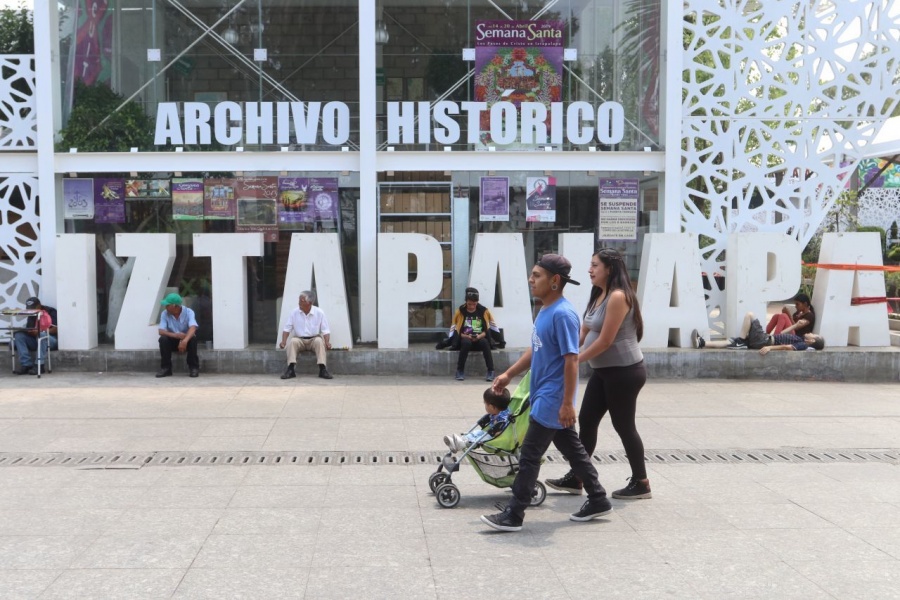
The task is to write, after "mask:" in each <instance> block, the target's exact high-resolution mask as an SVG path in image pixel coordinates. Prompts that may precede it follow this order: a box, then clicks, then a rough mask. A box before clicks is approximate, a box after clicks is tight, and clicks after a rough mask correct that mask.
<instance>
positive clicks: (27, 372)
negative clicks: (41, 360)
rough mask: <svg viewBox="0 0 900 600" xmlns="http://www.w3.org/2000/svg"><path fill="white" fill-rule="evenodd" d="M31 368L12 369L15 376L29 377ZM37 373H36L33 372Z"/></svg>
mask: <svg viewBox="0 0 900 600" xmlns="http://www.w3.org/2000/svg"><path fill="white" fill-rule="evenodd" d="M31 369H32V367H19V368H17V369H13V373H15V374H16V375H31V374H32V373H31ZM35 373H37V371H35Z"/></svg>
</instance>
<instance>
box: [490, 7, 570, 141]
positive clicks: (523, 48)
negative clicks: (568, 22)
mask: <svg viewBox="0 0 900 600" xmlns="http://www.w3.org/2000/svg"><path fill="white" fill-rule="evenodd" d="M564 31H565V23H564V22H563V21H478V22H477V23H476V24H475V100H476V101H478V102H486V103H487V108H488V110H486V111H482V113H481V117H480V120H481V132H482V133H481V140H480V149H482V150H484V149H486V148H487V147H488V146H490V145H491V144H492V140H491V134H490V130H491V112H490V108H491V106H492V105H494V104H495V103H497V102H501V101H505V102H512V103H513V104H515V105H516V107H517V108H520V107H521V104H522V103H523V102H540V103H542V104H544V105H545V106H546V107H547V119H546V121H545V123H546V124H547V130H548V131H549V130H550V116H549V115H550V103H551V102H560V101H561V100H562V72H563V49H564V42H563V32H564ZM503 147H504V149H505V150H513V149H533V148H534V144H528V145H527V146H526V145H523V144H521V143H520V142H517V143H514V144H504V146H503Z"/></svg>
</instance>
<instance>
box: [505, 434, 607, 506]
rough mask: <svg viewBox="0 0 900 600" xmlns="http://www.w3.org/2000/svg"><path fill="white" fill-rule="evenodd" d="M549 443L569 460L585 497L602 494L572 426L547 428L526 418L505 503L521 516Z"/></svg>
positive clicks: (603, 493)
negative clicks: (519, 450) (513, 475)
mask: <svg viewBox="0 0 900 600" xmlns="http://www.w3.org/2000/svg"><path fill="white" fill-rule="evenodd" d="M551 442H552V443H553V445H554V446H556V449H557V450H559V451H560V452H562V455H563V456H565V457H566V459H567V460H568V461H569V467H570V468H571V469H572V471H574V472H575V476H576V477H578V479H579V480H581V482H582V483H584V489H585V491H586V492H587V495H588V498H589V499H591V500H598V499H600V498H603V497H604V496H606V490H604V489H603V486H602V485H600V480H599V479H598V478H597V469H595V468H594V465H593V464H591V457H590V456H588V453H587V452H585V451H584V446H582V445H581V440H579V439H578V434H577V433H576V432H575V428H574V427H568V428H566V429H551V428H549V427H544V426H543V425H541V424H540V423H538V422H537V421H535V420H534V419H529V421H528V432H527V433H526V434H525V440H524V441H523V442H522V451H521V453H520V455H519V472H518V474H516V479H515V481H513V486H512V493H513V497H512V500H510V502H509V508H510V509H512V511H513V513H514V514H515V515H517V516H518V517H520V518H521V517H523V516H524V514H525V509H526V508H528V506H530V505H531V493H532V492H533V491H534V485H535V484H536V483H537V480H538V475H539V474H540V471H541V457H542V456H544V454H545V453H546V452H547V449H548V448H550V443H551Z"/></svg>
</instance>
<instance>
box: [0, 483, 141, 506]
mask: <svg viewBox="0 0 900 600" xmlns="http://www.w3.org/2000/svg"><path fill="white" fill-rule="evenodd" d="M63 489H64V490H65V491H62V490H63ZM146 489H147V488H141V487H115V488H76V487H69V488H51V489H47V488H30V489H27V488H26V489H20V490H16V491H17V492H18V493H14V494H12V497H8V496H7V494H6V493H5V492H6V490H0V505H4V503H5V501H6V500H9V502H10V503H12V505H13V506H15V507H19V508H55V509H78V508H85V509H99V508H129V507H131V506H133V505H134V503H135V502H136V501H137V499H138V498H140V496H141V494H143V493H144V491H146Z"/></svg>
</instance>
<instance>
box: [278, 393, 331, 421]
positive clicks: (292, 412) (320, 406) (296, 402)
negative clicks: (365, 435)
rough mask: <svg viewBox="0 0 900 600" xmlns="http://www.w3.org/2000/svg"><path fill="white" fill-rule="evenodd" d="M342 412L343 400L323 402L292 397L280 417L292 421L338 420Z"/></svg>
mask: <svg viewBox="0 0 900 600" xmlns="http://www.w3.org/2000/svg"><path fill="white" fill-rule="evenodd" d="M343 412H344V400H343V398H338V399H331V398H329V399H328V400H324V399H322V398H294V397H292V398H291V399H290V400H288V401H287V404H285V405H284V409H283V410H282V411H281V417H282V418H293V419H303V418H306V419H321V418H339V417H340V416H341V414H342V413H343Z"/></svg>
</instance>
